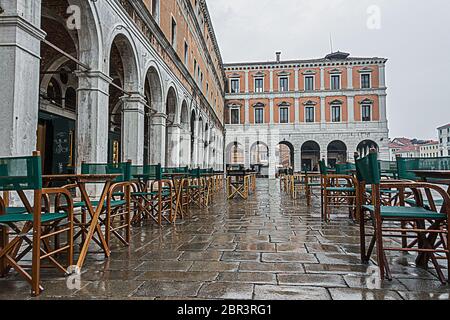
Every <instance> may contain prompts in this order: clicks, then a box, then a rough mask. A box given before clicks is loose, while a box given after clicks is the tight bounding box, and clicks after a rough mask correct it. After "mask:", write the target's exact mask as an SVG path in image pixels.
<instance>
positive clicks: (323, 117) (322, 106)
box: [320, 97, 327, 123]
mask: <svg viewBox="0 0 450 320" xmlns="http://www.w3.org/2000/svg"><path fill="white" fill-rule="evenodd" d="M325 109H326V104H325V98H324V97H321V98H320V122H321V123H326V122H327V120H326V112H325V111H326V110H325Z"/></svg>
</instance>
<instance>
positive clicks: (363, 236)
mask: <svg viewBox="0 0 450 320" xmlns="http://www.w3.org/2000/svg"><path fill="white" fill-rule="evenodd" d="M359 236H360V240H359V241H360V245H361V261H362V262H363V263H367V262H368V260H369V259H368V258H367V255H366V225H365V223H364V213H363V212H362V211H361V213H360V218H359Z"/></svg>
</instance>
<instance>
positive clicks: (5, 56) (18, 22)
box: [0, 0, 45, 156]
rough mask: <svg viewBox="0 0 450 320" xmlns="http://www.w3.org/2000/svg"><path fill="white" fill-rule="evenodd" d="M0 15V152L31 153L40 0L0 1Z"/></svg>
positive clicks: (36, 99) (36, 103)
mask: <svg viewBox="0 0 450 320" xmlns="http://www.w3.org/2000/svg"><path fill="white" fill-rule="evenodd" d="M1 6H2V8H3V10H4V12H3V13H2V14H0V70H1V76H0V137H1V139H0V155H2V156H18V155H27V156H29V155H31V153H32V152H33V151H34V150H35V149H36V130H37V123H38V110H39V107H38V106H39V67H40V45H41V43H40V41H41V40H42V39H44V38H45V33H44V32H43V31H42V30H41V29H40V25H41V1H40V0H35V1H29V0H7V1H2V2H1Z"/></svg>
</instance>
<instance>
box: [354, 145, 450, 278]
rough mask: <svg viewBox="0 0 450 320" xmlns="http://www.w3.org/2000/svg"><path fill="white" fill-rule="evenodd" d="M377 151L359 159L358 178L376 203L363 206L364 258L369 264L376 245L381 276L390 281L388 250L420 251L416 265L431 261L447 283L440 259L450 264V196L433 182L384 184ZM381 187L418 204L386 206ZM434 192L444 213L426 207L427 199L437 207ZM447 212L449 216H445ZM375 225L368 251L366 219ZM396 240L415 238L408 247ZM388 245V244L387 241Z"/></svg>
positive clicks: (372, 151)
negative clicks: (449, 220) (369, 187)
mask: <svg viewBox="0 0 450 320" xmlns="http://www.w3.org/2000/svg"><path fill="white" fill-rule="evenodd" d="M377 157H378V154H377V152H376V150H371V152H370V154H369V155H368V156H367V157H365V158H363V159H358V160H356V169H357V177H358V180H359V184H360V190H364V189H365V186H366V185H371V187H372V199H371V200H372V203H371V204H365V205H362V206H361V219H360V229H361V258H362V260H363V262H365V263H368V262H369V259H370V257H371V255H372V252H373V249H374V247H375V245H376V248H377V260H378V265H379V268H380V276H381V278H382V279H384V278H385V277H386V278H387V279H389V280H391V279H392V275H391V271H390V268H389V264H388V260H387V257H386V251H401V252H417V253H418V254H419V256H418V258H417V260H416V263H417V264H418V265H420V266H423V267H425V268H426V267H428V262H429V261H430V260H431V262H432V264H433V265H434V267H435V269H436V272H437V274H438V276H439V279H440V280H441V281H442V282H443V283H446V279H445V276H444V274H443V272H442V268H441V266H440V265H439V263H438V259H446V260H447V263H449V264H450V256H449V250H448V243H449V240H450V239H449V234H448V214H449V213H450V197H449V195H448V194H447V192H446V191H445V190H443V189H442V188H440V187H439V186H437V185H433V184H429V183H422V182H420V183H417V182H412V181H405V182H395V181H393V182H383V183H381V173H380V167H379V164H378V161H377ZM381 187H382V188H389V189H397V190H398V191H399V194H400V199H403V198H404V194H405V193H406V192H408V191H409V192H411V193H413V194H414V199H415V201H416V203H417V204H418V205H417V206H415V207H410V206H406V205H405V202H404V201H400V204H399V206H384V205H383V204H382V202H381ZM432 192H434V193H435V194H437V195H439V197H440V198H441V199H442V201H443V209H444V210H443V211H442V212H440V211H439V212H438V211H432V210H428V209H426V208H424V202H425V200H424V199H427V201H429V202H430V203H432V204H433V205H434V201H435V200H434V198H433V197H430V196H429V195H430V194H431V193H432ZM443 212H447V213H443ZM366 215H367V217H368V219H370V221H372V223H373V227H374V229H375V232H374V234H373V236H372V240H371V242H370V245H369V247H368V249H367V250H366V242H365V241H366V236H367V235H366V225H365V221H366V219H365V217H366ZM384 237H386V238H388V239H386V240H390V241H389V243H390V244H392V247H386V246H385V243H384V239H383V238H384ZM394 238H402V239H405V238H408V239H411V238H412V239H415V240H416V241H414V242H413V243H412V244H413V245H410V246H408V247H406V248H405V247H404V246H402V247H395V246H394V245H395V244H396V243H397V242H395V241H392V239H394ZM386 243H388V242H386Z"/></svg>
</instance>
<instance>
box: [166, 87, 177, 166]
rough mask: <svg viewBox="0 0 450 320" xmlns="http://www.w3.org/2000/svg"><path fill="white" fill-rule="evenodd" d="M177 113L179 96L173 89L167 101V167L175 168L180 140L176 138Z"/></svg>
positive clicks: (170, 89) (170, 90) (171, 88)
mask: <svg viewBox="0 0 450 320" xmlns="http://www.w3.org/2000/svg"><path fill="white" fill-rule="evenodd" d="M176 112H177V94H176V92H175V89H174V88H173V87H170V88H169V92H168V94H167V99H166V115H167V120H166V149H165V150H166V151H165V152H166V153H165V154H166V167H174V166H176V164H177V155H178V154H179V151H178V148H179V146H178V138H177V137H176V136H175V132H174V129H175V117H176Z"/></svg>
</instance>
